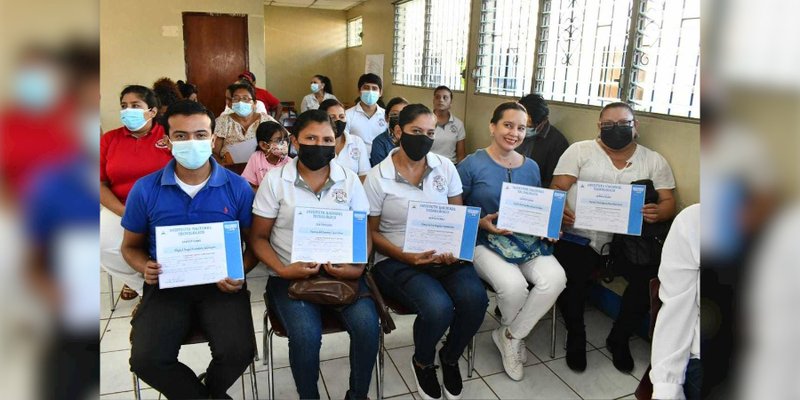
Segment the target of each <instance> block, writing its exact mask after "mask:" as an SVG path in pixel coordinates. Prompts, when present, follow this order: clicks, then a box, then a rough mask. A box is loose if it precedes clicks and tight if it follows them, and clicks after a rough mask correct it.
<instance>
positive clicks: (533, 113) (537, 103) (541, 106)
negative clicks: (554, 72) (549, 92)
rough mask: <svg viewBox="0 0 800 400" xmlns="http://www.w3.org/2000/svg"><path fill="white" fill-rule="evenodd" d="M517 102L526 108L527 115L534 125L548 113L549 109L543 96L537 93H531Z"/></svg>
mask: <svg viewBox="0 0 800 400" xmlns="http://www.w3.org/2000/svg"><path fill="white" fill-rule="evenodd" d="M519 104H522V105H523V106H524V107H525V109H526V110H528V116H529V117H531V121H533V124H534V125H536V124H538V123H540V122H542V121H544V119H545V118H547V117H548V116H549V115H550V109H549V108H547V102H546V101H545V100H544V97H542V95H540V94H538V93H531V94H529V95H527V96H524V97H522V98H521V99H519Z"/></svg>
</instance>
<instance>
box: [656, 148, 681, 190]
mask: <svg viewBox="0 0 800 400" xmlns="http://www.w3.org/2000/svg"><path fill="white" fill-rule="evenodd" d="M650 164H651V166H652V167H651V171H653V172H652V174H653V175H652V176H653V178H652V179H653V186H654V187H655V189H656V190H661V189H675V176H674V175H672V168H670V166H669V164H668V163H667V160H666V159H665V158H664V156H662V155H661V154H659V153H657V152H655V151H653V152H652V157H651V161H650Z"/></svg>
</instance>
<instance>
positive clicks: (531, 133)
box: [525, 128, 539, 138]
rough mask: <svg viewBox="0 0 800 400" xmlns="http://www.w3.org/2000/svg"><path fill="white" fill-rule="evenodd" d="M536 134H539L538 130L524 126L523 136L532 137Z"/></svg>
mask: <svg viewBox="0 0 800 400" xmlns="http://www.w3.org/2000/svg"><path fill="white" fill-rule="evenodd" d="M538 134H539V132H538V131H537V130H536V128H525V137H526V138H529V137H534V136H536V135H538Z"/></svg>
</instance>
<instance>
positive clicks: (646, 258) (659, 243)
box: [611, 179, 672, 266]
mask: <svg viewBox="0 0 800 400" xmlns="http://www.w3.org/2000/svg"><path fill="white" fill-rule="evenodd" d="M631 184H632V185H644V186H645V188H646V189H645V201H644V202H645V204H651V203H658V192H656V189H655V186H654V185H653V181H652V180H650V179H642V180H638V181H634V182H631ZM671 226H672V220H669V221H661V222H653V223H647V222H645V223H643V224H642V235H641V236H632V235H623V234H619V233H617V234H614V238H613V239H612V244H611V251H612V255H613V256H614V257H615V258H616V257H622V258H624V260H625V261H627V262H628V263H630V264H632V265H635V266H652V265H658V264H659V263H661V250H662V249H663V248H664V240H665V239H666V238H667V234H668V233H669V228H670V227H671Z"/></svg>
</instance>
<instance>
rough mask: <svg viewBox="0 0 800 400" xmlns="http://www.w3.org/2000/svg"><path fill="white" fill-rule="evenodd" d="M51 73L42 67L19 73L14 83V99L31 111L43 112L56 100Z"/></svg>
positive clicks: (56, 95) (54, 85) (54, 84)
mask: <svg viewBox="0 0 800 400" xmlns="http://www.w3.org/2000/svg"><path fill="white" fill-rule="evenodd" d="M54 79H55V78H54V77H53V73H52V72H50V71H48V70H47V69H46V68H42V67H31V68H29V69H26V70H22V71H19V72H18V73H17V76H16V79H15V81H14V97H15V98H16V100H17V101H19V103H20V104H21V105H22V106H23V107H25V108H28V109H31V110H45V109H48V108H50V107H51V106H53V104H55V102H56V100H57V99H58V93H57V91H56V83H55V82H54Z"/></svg>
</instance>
